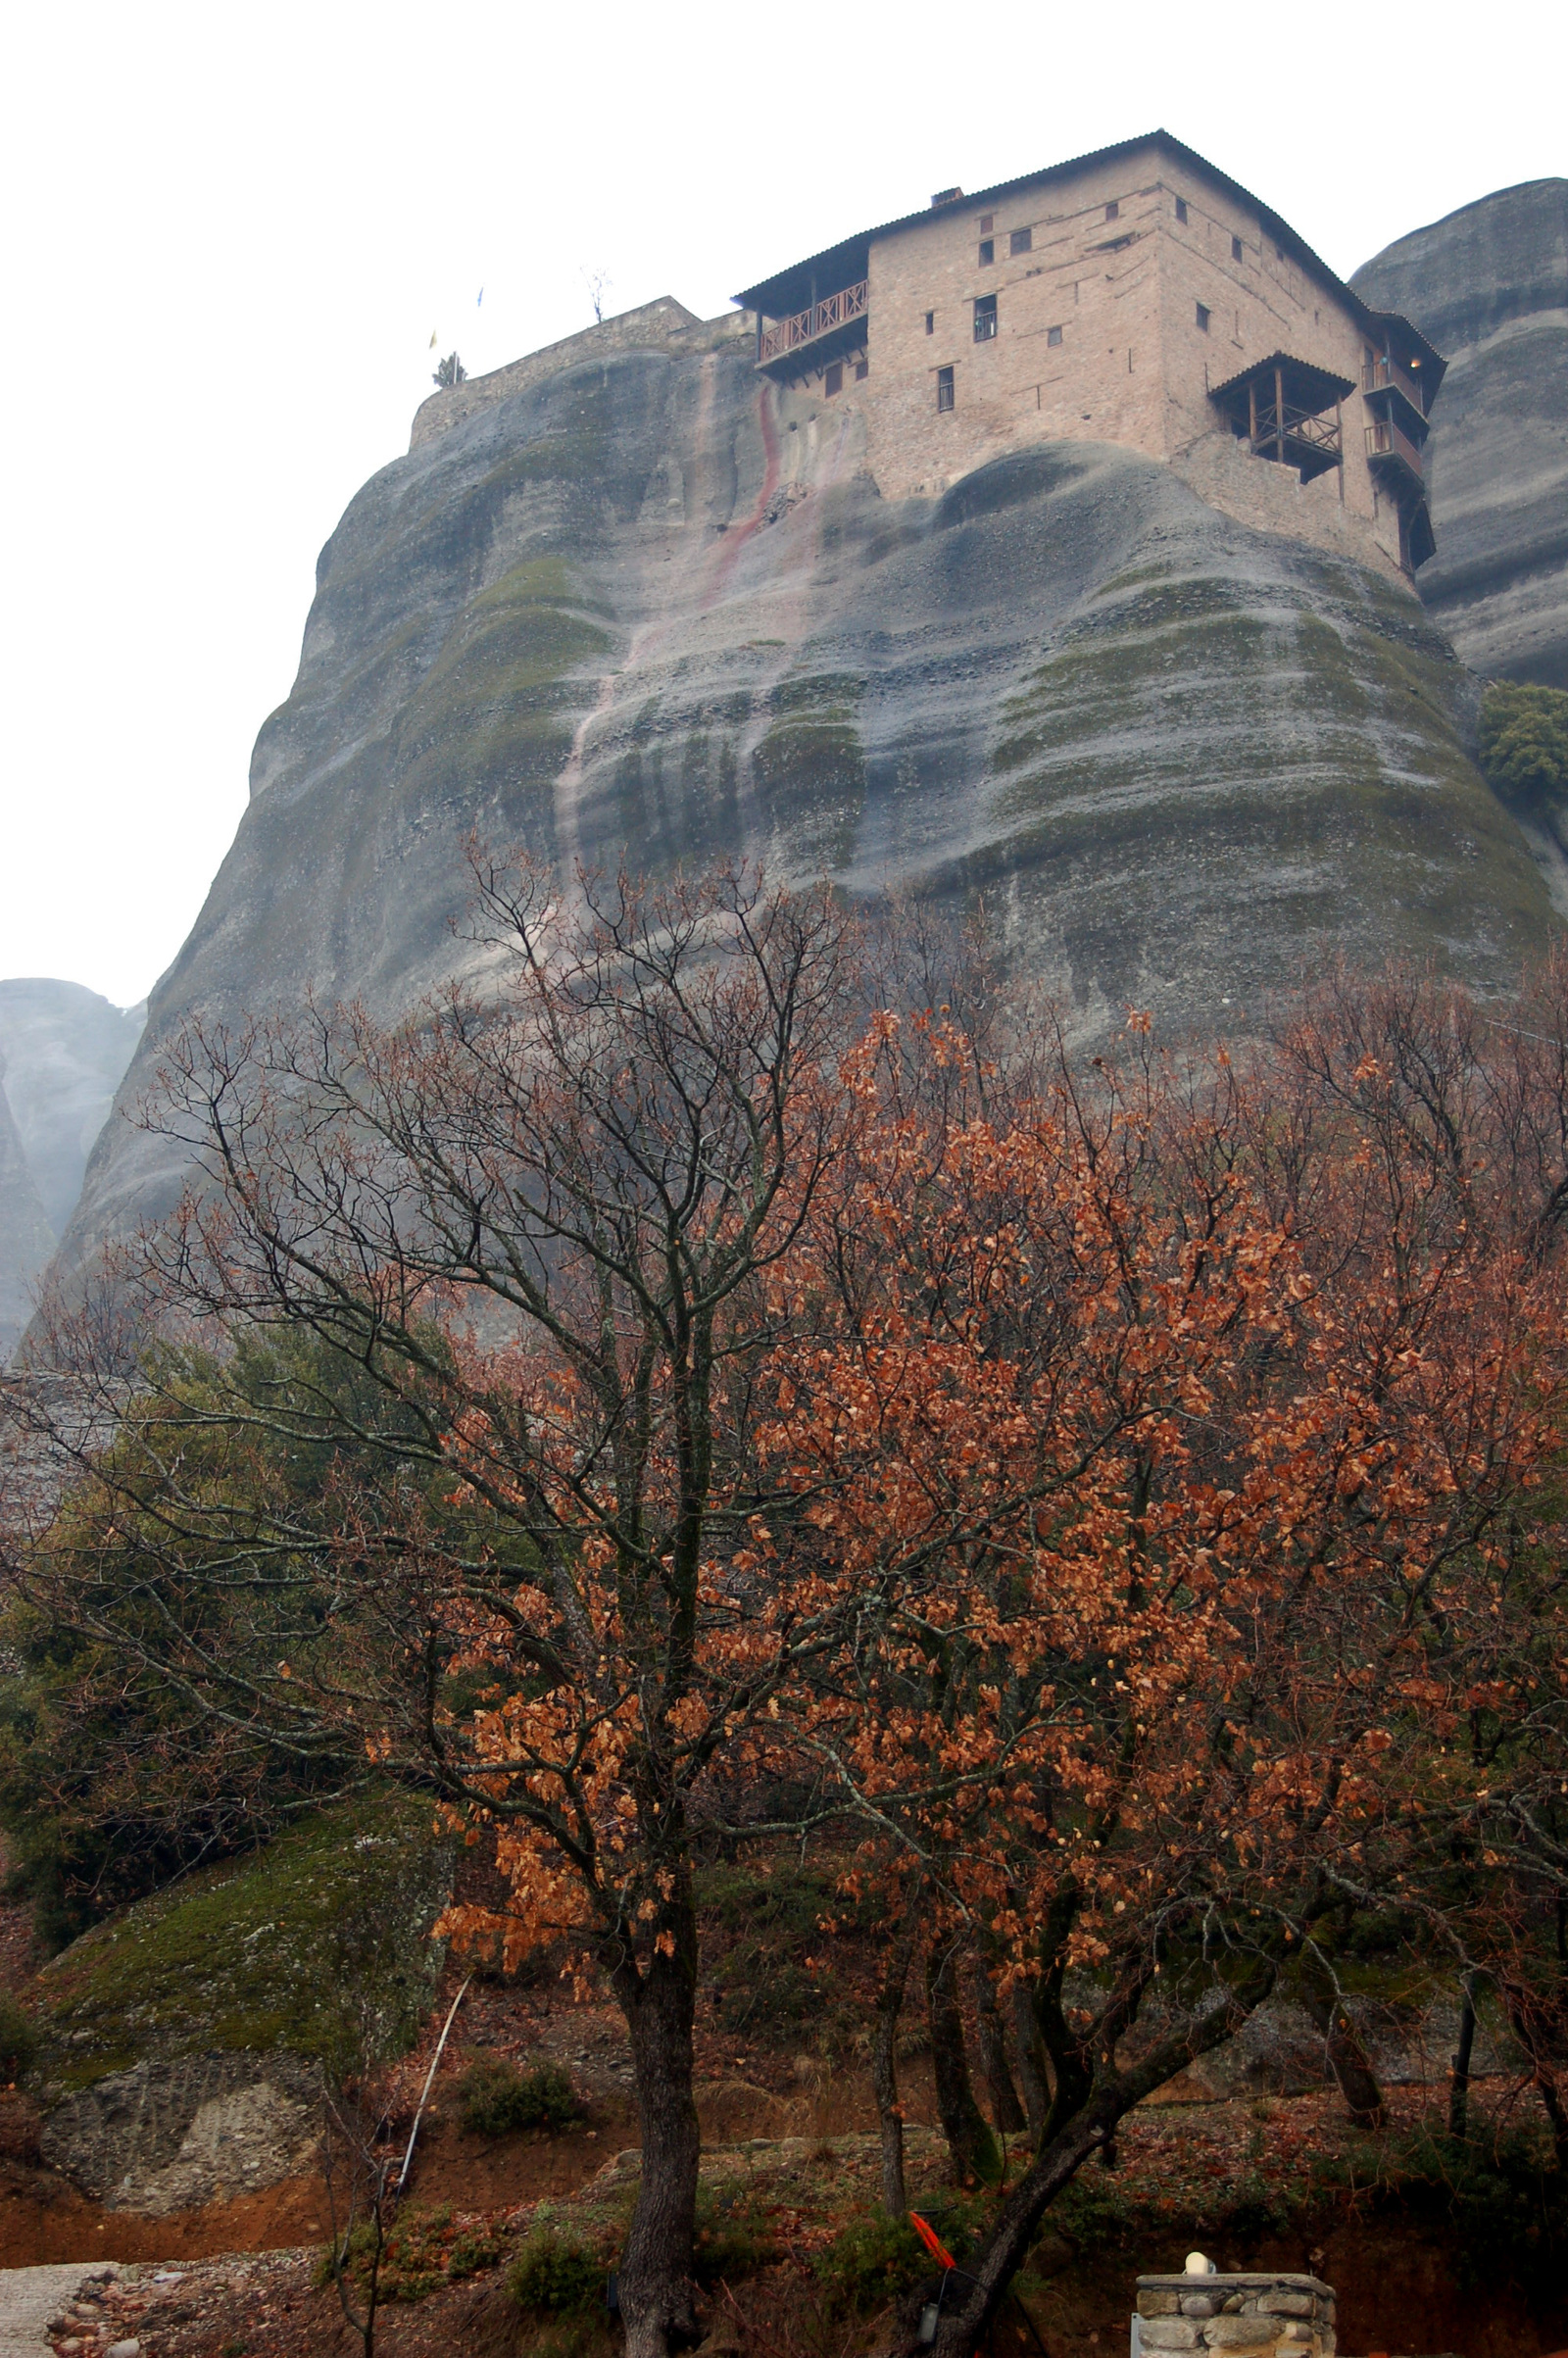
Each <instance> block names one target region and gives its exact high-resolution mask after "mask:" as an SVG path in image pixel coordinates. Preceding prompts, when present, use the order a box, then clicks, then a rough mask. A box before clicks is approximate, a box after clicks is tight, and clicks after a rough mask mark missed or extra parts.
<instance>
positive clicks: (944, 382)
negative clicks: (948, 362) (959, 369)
mask: <svg viewBox="0 0 1568 2358" xmlns="http://www.w3.org/2000/svg"><path fill="white" fill-rule="evenodd" d="M952 407H953V370H952V369H951V368H939V369H938V370H937V408H938V409H939V410H951V409H952Z"/></svg>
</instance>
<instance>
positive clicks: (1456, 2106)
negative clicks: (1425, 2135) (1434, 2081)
mask: <svg viewBox="0 0 1568 2358" xmlns="http://www.w3.org/2000/svg"><path fill="white" fill-rule="evenodd" d="M1461 1987H1462V1988H1463V1990H1464V2001H1463V2003H1462V2005H1461V2006H1460V2008H1459V2044H1458V2046H1457V2047H1456V2048H1455V2049H1454V2056H1453V2077H1452V2079H1451V2080H1450V2081H1449V2083H1448V2135H1449V2136H1450V2137H1463V2136H1464V2134H1465V2132H1466V2130H1467V2129H1468V2128H1469V2126H1470V2120H1469V2114H1470V2057H1471V2054H1472V2053H1473V2051H1474V2048H1475V2043H1476V1990H1475V1983H1474V1982H1473V1981H1472V1980H1471V1978H1470V1976H1469V1974H1466V1975H1465V1977H1464V1981H1463V1984H1462V1985H1461Z"/></svg>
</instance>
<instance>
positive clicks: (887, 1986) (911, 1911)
mask: <svg viewBox="0 0 1568 2358" xmlns="http://www.w3.org/2000/svg"><path fill="white" fill-rule="evenodd" d="M922 1889H923V1887H921V1886H919V1885H917V1886H916V1887H915V1889H914V1891H912V1892H911V1893H910V1894H909V1901H908V1905H907V1908H906V1910H905V1914H904V1921H903V1923H902V1924H901V1925H900V1927H899V1930H898V1934H897V1937H896V1938H895V1940H894V1942H893V1946H892V1948H891V1949H890V1950H889V1951H888V1959H887V1964H886V1966H885V1967H884V1969H883V1973H882V1981H881V1985H880V1987H879V1988H878V1990H877V1993H876V2021H875V2023H874V2025H873V2026H872V2031H871V2086H872V2088H873V2090H874V2091H875V2094H876V2117H877V2124H878V2127H879V2128H880V2130H881V2133H882V2208H883V2209H884V2210H885V2211H886V2212H887V2215H888V2217H889V2218H890V2219H902V2218H903V2216H904V2214H905V2212H906V2211H907V2209H908V2207H909V2202H908V2196H907V2193H906V2191H905V2186H904V2108H903V2106H902V2105H901V2104H900V2102H899V2061H898V2037H899V2016H900V2015H901V2013H902V2012H903V2011H904V1992H905V1990H906V1988H907V1984H908V1979H909V1964H910V1960H911V1959H912V1957H913V1955H914V1940H915V1933H916V1929H917V1924H918V1914H917V1911H918V1908H919V1904H920V1898H921V1891H922Z"/></svg>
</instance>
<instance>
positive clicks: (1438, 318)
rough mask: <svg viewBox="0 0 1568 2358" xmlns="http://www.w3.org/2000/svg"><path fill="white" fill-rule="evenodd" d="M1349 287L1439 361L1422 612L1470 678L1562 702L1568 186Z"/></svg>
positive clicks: (1472, 221) (1493, 209)
mask: <svg viewBox="0 0 1568 2358" xmlns="http://www.w3.org/2000/svg"><path fill="white" fill-rule="evenodd" d="M1350 284H1351V285H1352V286H1353V287H1354V288H1355V290H1356V292H1357V294H1359V295H1361V296H1362V297H1363V298H1364V299H1365V300H1366V301H1367V302H1368V303H1370V304H1372V305H1374V306H1375V307H1377V308H1378V309H1381V310H1388V311H1397V312H1402V313H1403V314H1404V316H1405V317H1406V318H1407V319H1411V320H1413V321H1414V323H1415V325H1416V326H1417V327H1419V328H1420V329H1421V331H1422V333H1423V334H1424V335H1427V336H1429V337H1430V338H1431V340H1432V341H1433V342H1434V343H1435V344H1436V345H1437V346H1438V348H1439V350H1440V351H1442V352H1444V353H1446V355H1447V356H1448V373H1447V375H1446V378H1445V379H1444V384H1443V396H1442V399H1441V400H1440V401H1439V403H1438V405H1437V407H1436V409H1435V411H1434V412H1433V426H1432V434H1431V438H1430V440H1429V442H1428V444H1427V451H1428V455H1429V460H1430V480H1431V492H1432V520H1433V524H1434V526H1435V528H1436V531H1437V538H1438V553H1437V555H1436V557H1435V558H1433V559H1432V560H1431V561H1430V563H1429V564H1427V565H1423V566H1422V568H1421V572H1420V576H1419V582H1420V589H1421V597H1422V601H1423V603H1424V604H1425V606H1426V608H1427V611H1428V613H1429V614H1431V615H1432V616H1433V618H1434V620H1436V621H1437V622H1439V623H1441V625H1442V627H1443V628H1444V629H1445V630H1446V632H1447V633H1448V635H1449V637H1450V638H1451V639H1452V640H1453V643H1454V645H1455V647H1457V649H1458V651H1459V653H1460V655H1461V656H1463V658H1464V660H1465V662H1466V663H1469V664H1470V665H1471V666H1472V667H1473V668H1474V669H1475V670H1477V671H1480V672H1482V673H1484V674H1485V675H1487V676H1488V677H1490V678H1504V679H1522V680H1535V681H1537V682H1539V683H1540V684H1541V685H1543V686H1545V687H1555V688H1568V180H1527V181H1525V182H1524V183H1523V184H1522V185H1521V186H1520V187H1518V188H1503V189H1499V190H1498V192H1497V193H1496V195H1495V196H1489V197H1483V198H1482V199H1481V201H1480V203H1479V204H1475V205H1465V206H1462V207H1461V208H1460V210H1459V211H1458V212H1457V213H1450V214H1449V215H1448V216H1447V218H1446V220H1444V221H1434V222H1433V223H1432V225H1431V226H1430V227H1429V228H1426V229H1417V230H1416V231H1415V232H1414V233H1413V235H1411V236H1409V237H1401V238H1400V239H1399V240H1398V241H1397V244H1395V245H1392V246H1389V247H1387V248H1386V249H1385V251H1384V252H1383V253H1381V254H1379V255H1378V256H1377V258H1376V260H1375V261H1372V262H1369V263H1366V264H1365V265H1363V267H1362V268H1361V269H1360V270H1357V271H1356V273H1355V275H1354V277H1353V278H1352V279H1351V281H1350Z"/></svg>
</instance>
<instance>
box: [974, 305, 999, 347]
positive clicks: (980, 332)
mask: <svg viewBox="0 0 1568 2358" xmlns="http://www.w3.org/2000/svg"><path fill="white" fill-rule="evenodd" d="M996 332H997V298H996V296H995V295H976V297H975V299H974V340H975V342H976V343H977V344H989V343H990V341H991V339H992V337H993V336H994V335H995V334H996Z"/></svg>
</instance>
